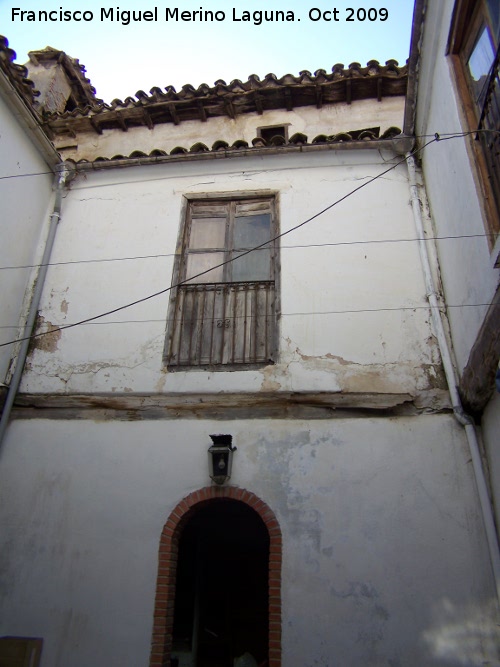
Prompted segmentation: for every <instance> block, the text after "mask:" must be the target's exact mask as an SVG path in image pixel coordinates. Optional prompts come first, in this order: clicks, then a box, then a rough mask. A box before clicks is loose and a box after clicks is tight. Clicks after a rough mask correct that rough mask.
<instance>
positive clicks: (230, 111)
mask: <svg viewBox="0 0 500 667" xmlns="http://www.w3.org/2000/svg"><path fill="white" fill-rule="evenodd" d="M224 109H225V111H226V113H227V115H228V116H229V118H232V119H233V120H235V119H236V110H235V108H234V104H233V103H232V102H231V100H228V99H226V98H224Z"/></svg>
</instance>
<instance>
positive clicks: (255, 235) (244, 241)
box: [233, 213, 271, 248]
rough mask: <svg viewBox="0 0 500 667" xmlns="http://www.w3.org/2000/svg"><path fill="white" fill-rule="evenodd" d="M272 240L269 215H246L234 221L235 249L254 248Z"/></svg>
mask: <svg viewBox="0 0 500 667" xmlns="http://www.w3.org/2000/svg"><path fill="white" fill-rule="evenodd" d="M270 238H271V216H270V215H269V213H262V214H260V215H246V216H241V217H236V218H235V219H234V236H233V248H252V247H254V246H257V245H260V244H261V243H265V242H266V241H269V239H270Z"/></svg>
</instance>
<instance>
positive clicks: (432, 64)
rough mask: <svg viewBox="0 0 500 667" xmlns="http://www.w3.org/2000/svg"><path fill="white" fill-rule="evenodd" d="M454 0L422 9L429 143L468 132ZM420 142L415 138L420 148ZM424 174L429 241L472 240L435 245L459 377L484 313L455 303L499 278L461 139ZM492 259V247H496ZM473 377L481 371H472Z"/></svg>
mask: <svg viewBox="0 0 500 667" xmlns="http://www.w3.org/2000/svg"><path fill="white" fill-rule="evenodd" d="M453 6H454V2H453V0H443V2H440V3H427V8H426V18H425V31H424V39H423V43H422V49H421V61H420V75H419V76H420V81H419V88H418V106H417V130H416V131H417V134H419V135H427V136H428V137H431V136H432V135H434V133H435V132H438V133H440V134H443V135H444V134H445V133H454V132H457V133H461V132H463V131H465V130H467V129H468V128H467V125H466V123H465V122H464V119H463V118H462V117H461V115H460V109H461V104H462V103H461V101H460V97H459V95H458V93H457V90H456V87H455V84H454V81H453V74H452V69H451V63H450V62H449V60H448V59H447V58H446V57H445V52H446V44H447V41H448V36H449V30H450V24H451V17H452V10H453ZM425 140H426V139H422V143H423V142H424V141H425ZM422 159H423V172H424V176H425V184H426V189H427V194H428V198H429V202H430V208H431V213H432V217H433V221H434V225H435V230H436V235H437V236H439V237H449V236H455V237H458V236H466V235H467V236H470V237H472V238H458V239H446V238H445V239H443V240H440V241H438V253H439V261H440V267H441V276H442V282H443V286H444V291H445V298H446V303H447V304H448V305H450V306H458V307H450V308H448V311H447V314H448V318H449V321H450V327H451V335H452V339H453V345H454V351H455V354H456V358H457V362H458V370H459V372H461V371H462V370H463V368H464V367H465V365H466V364H467V361H468V359H469V354H470V351H471V348H472V346H473V345H474V343H475V341H476V337H477V334H478V331H479V329H480V326H481V324H482V322H483V320H484V317H485V314H486V312H487V310H488V305H485V306H476V307H460V306H462V304H489V303H491V301H492V300H493V296H494V295H495V292H496V290H497V287H498V284H499V279H500V271H499V270H498V269H495V268H493V265H494V261H495V259H496V257H495V254H494V253H491V252H490V247H489V244H488V238H487V237H486V232H487V229H486V226H485V222H484V219H483V216H482V211H481V203H482V194H481V191H480V189H479V188H478V186H477V183H476V182H475V180H474V173H475V170H474V165H473V163H472V162H471V156H470V154H469V152H468V150H467V145H466V139H464V138H456V139H452V140H449V141H442V142H437V143H433V144H432V145H431V146H429V147H428V148H425V149H424V151H423V152H422ZM496 254H498V243H497V247H496ZM478 372H479V373H480V371H478ZM498 414H499V401H498V395H495V396H494V397H493V399H492V401H491V402H490V404H489V405H488V407H487V408H486V410H485V413H484V416H483V419H482V423H481V426H482V429H483V438H484V441H485V444H486V450H487V453H488V458H489V465H490V473H491V481H492V487H493V494H494V498H495V504H496V508H497V517H498V516H499V515H498V509H499V502H500V466H499V453H498V432H499V431H498V426H499V422H498V418H499V417H498Z"/></svg>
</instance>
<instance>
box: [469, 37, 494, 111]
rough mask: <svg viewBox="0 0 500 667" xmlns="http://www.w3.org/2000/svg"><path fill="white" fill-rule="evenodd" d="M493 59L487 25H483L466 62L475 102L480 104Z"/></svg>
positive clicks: (482, 100) (484, 93) (491, 43)
mask: <svg viewBox="0 0 500 667" xmlns="http://www.w3.org/2000/svg"><path fill="white" fill-rule="evenodd" d="M494 59H495V52H494V50H493V42H492V40H491V36H490V32H489V30H488V28H487V27H484V28H483V30H482V32H481V35H480V37H479V39H478V40H477V42H476V45H475V46H474V49H473V50H472V53H471V54H470V56H469V60H468V62H467V67H468V68H469V73H470V77H471V80H472V86H473V89H474V97H475V102H476V103H477V104H479V105H480V106H481V105H482V104H483V102H484V97H485V95H486V89H487V86H488V80H489V76H490V72H491V66H492V64H493V60H494Z"/></svg>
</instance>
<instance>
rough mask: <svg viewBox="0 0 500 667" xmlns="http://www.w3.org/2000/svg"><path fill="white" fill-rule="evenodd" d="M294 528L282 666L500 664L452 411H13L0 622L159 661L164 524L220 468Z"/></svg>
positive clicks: (107, 652) (78, 666) (109, 659)
mask: <svg viewBox="0 0 500 667" xmlns="http://www.w3.org/2000/svg"><path fill="white" fill-rule="evenodd" d="M214 432H215V433H221V432H222V433H225V432H227V433H231V434H232V435H233V437H234V442H235V444H236V445H237V447H238V451H237V452H236V454H235V462H234V473H233V478H232V480H231V483H233V484H234V485H236V486H239V487H242V488H246V489H248V490H250V491H251V492H253V493H254V494H256V495H257V496H259V497H260V498H262V500H264V501H265V502H266V503H267V504H268V505H269V506H270V507H271V509H272V510H273V512H274V513H275V514H276V516H277V518H278V520H279V523H280V526H281V531H282V534H283V576H282V602H283V665H284V666H286V667H313V666H314V665H321V666H323V667H331V666H332V665H338V666H339V667H351V666H352V665H371V666H373V667H377V666H380V667H382V665H383V666H386V665H404V666H405V667H412V666H414V667H421V666H422V665H426V666H434V665H443V666H444V665H450V664H453V665H459V664H460V665H478V664H482V661H483V660H491V661H492V662H493V663H495V660H496V648H495V642H497V640H498V627H497V626H495V625H494V622H495V618H494V616H492V615H491V608H492V605H493V603H492V600H491V598H490V595H491V593H492V591H493V590H494V589H493V587H492V582H491V574H490V565H489V562H488V555H487V551H486V547H485V542H484V538H483V532H482V524H481V519H480V516H479V513H478V508H477V503H476V496H475V486H474V482H473V478H472V472H471V467H470V464H469V463H468V461H469V454H468V450H467V447H466V443H465V441H464V436H463V430H462V429H461V428H460V427H459V426H458V425H457V424H456V422H455V421H454V420H453V418H452V417H451V416H446V415H434V416H419V417H414V418H393V419H346V420H344V419H338V420H333V421H332V420H326V421H322V420H320V421H314V422H310V421H304V420H292V421H284V420H272V421H271V420H265V421H259V420H247V421H245V420H244V421H239V422H230V423H224V422H223V421H207V420H199V421H197V420H189V421H181V420H179V421H177V420H173V421H160V422H158V421H157V422H129V423H113V422H106V423H99V422H85V428H82V423H81V422H74V421H49V420H45V421H44V420H32V421H29V420H28V421H21V420H15V421H14V422H13V423H12V426H11V429H10V431H9V434H8V439H7V442H6V446H5V448H4V452H3V457H2V466H1V467H0V522H1V525H2V527H3V528H2V537H3V547H2V552H1V554H2V568H1V572H2V595H1V596H0V632H1V633H2V634H13V635H23V636H37V637H43V638H44V641H45V644H44V654H43V659H42V667H66V666H67V665H71V667H88V666H89V665H90V664H92V665H94V666H95V667H114V666H116V667H118V665H119V666H120V667H137V666H138V665H146V664H147V663H148V656H149V645H150V639H151V631H152V618H153V605H154V595H155V579H156V573H157V554H158V544H159V539H160V533H161V531H162V528H163V525H164V523H165V522H166V520H167V518H168V516H169V514H170V512H171V511H172V509H173V508H174V507H175V506H176V505H177V503H178V502H179V501H180V500H181V499H182V498H183V497H185V496H186V495H188V494H189V493H190V492H192V491H194V490H195V489H198V488H201V487H203V486H205V485H206V484H207V482H208V475H207V470H206V450H207V448H208V445H209V444H210V441H209V437H208V434H209V433H214Z"/></svg>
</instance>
